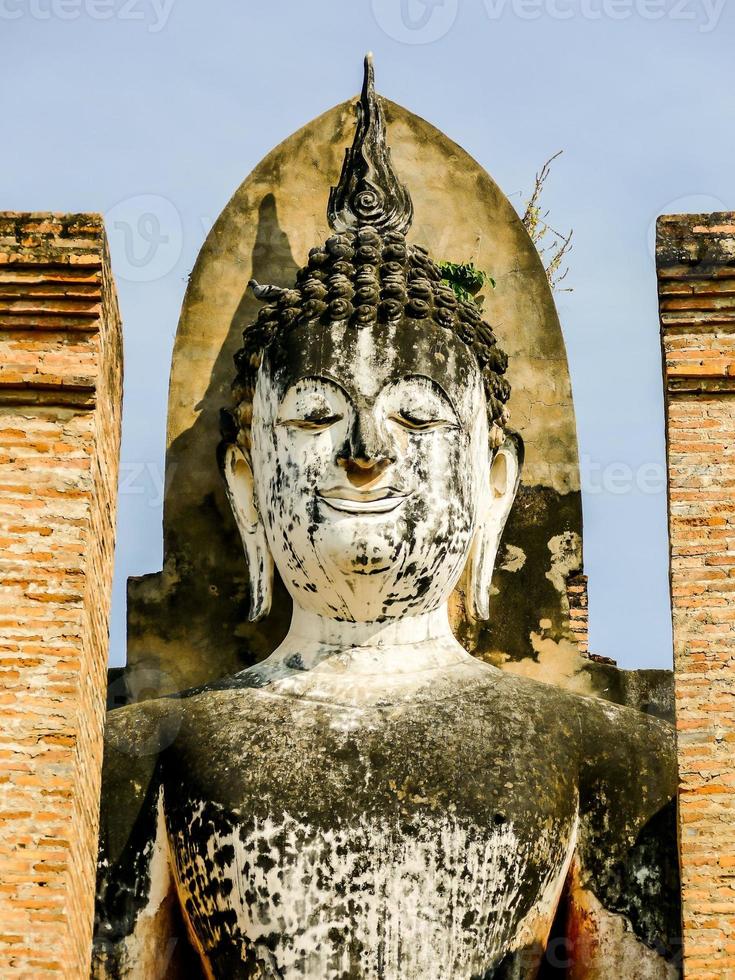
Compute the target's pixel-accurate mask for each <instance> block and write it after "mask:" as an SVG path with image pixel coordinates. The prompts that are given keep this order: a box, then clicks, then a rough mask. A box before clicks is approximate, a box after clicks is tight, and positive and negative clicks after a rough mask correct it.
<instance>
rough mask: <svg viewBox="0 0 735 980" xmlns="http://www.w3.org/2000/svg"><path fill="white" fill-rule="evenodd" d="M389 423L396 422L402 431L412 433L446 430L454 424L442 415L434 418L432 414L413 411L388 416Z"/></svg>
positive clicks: (403, 411) (403, 410)
mask: <svg viewBox="0 0 735 980" xmlns="http://www.w3.org/2000/svg"><path fill="white" fill-rule="evenodd" d="M388 417H389V418H390V420H391V422H397V423H398V425H400V426H402V427H403V428H404V429H409V430H411V431H413V432H426V431H427V430H429V429H439V428H446V427H447V426H454V425H456V422H455V421H453V420H452V419H448V418H445V417H444V416H443V415H439V416H438V417H437V416H435V414H434V413H433V412H427V411H420V410H418V411H414V410H412V409H400V410H399V411H398V412H394V413H392V414H391V415H390V416H388Z"/></svg>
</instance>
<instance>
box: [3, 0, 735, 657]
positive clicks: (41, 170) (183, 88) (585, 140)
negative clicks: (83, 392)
mask: <svg viewBox="0 0 735 980" xmlns="http://www.w3.org/2000/svg"><path fill="white" fill-rule="evenodd" d="M368 49H372V50H373V51H374V52H375V57H376V64H377V72H378V88H379V90H380V91H381V92H382V93H384V94H385V95H386V96H388V97H389V98H391V99H393V100H395V101H397V102H400V103H402V104H403V105H405V106H407V107H408V108H410V109H412V110H413V111H414V112H417V113H418V114H419V115H421V116H424V117H425V118H426V119H428V120H429V121H431V122H432V123H433V124H434V125H436V126H438V127H439V128H440V129H442V130H444V131H445V132H446V133H447V134H448V135H449V136H450V137H452V138H453V139H454V140H456V141H457V142H459V143H460V144H462V145H463V146H464V147H465V148H466V149H467V150H468V151H469V152H470V153H471V154H472V155H473V156H475V157H476V158H477V159H478V160H479V161H480V162H481V163H482V164H483V165H484V166H485V167H486V169H487V170H488V171H489V172H490V173H491V174H492V175H493V176H494V177H495V179H496V180H497V181H498V183H499V184H500V186H501V187H502V188H503V189H504V190H505V192H506V193H507V194H508V195H510V196H511V198H512V200H514V201H516V202H520V200H521V199H522V196H523V194H525V193H526V192H527V191H528V189H529V187H530V186H531V184H532V181H533V175H534V172H535V170H536V169H537V168H538V167H539V165H540V164H541V163H542V162H543V160H544V159H546V157H548V156H550V155H551V154H552V153H553V152H555V151H556V150H559V149H564V150H565V155H564V157H562V159H561V160H560V161H559V162H558V164H557V165H556V168H555V170H554V173H553V177H552V179H551V181H550V182H549V185H548V189H547V193H546V200H545V203H546V205H547V206H548V207H549V208H550V209H551V219H552V221H553V222H554V223H556V224H557V225H558V226H561V227H562V228H568V227H573V228H574V230H575V240H576V249H575V251H574V252H573V254H572V257H571V273H570V277H569V283H570V285H573V286H574V292H573V293H568V294H561V295H560V296H559V298H558V306H559V312H560V315H561V319H562V324H563V327H564V333H565V337H566V342H567V347H568V350H569V356H570V362H571V370H572V381H573V385H574V394H575V400H576V409H577V421H578V429H579V436H580V443H581V454H582V459H583V471H584V473H585V474H586V475H585V499H584V503H585V521H586V526H585V553H586V567H587V572H588V574H589V575H590V579H591V582H590V589H591V619H592V648H593V650H595V651H596V652H598V653H601V654H605V655H607V656H611V657H615V658H616V659H617V660H618V661H619V662H620V663H621V665H623V666H626V667H637V666H668V665H669V664H670V660H671V649H670V627H669V607H668V585H667V546H666V498H665V492H664V488H663V482H662V479H661V476H662V473H663V469H662V468H663V464H664V442H663V415H662V396H661V370H660V354H659V340H658V324H657V314H656V284H655V276H654V263H653V258H652V252H651V244H652V227H653V223H654V222H655V219H656V216H657V215H658V214H660V213H662V212H671V211H680V210H717V209H735V169H733V161H735V125H734V122H735V120H734V112H735V110H734V96H733V92H735V58H734V57H733V51H734V50H735V5H734V4H733V3H732V0H731V2H730V3H729V4H728V3H726V2H725V0H443V2H442V0H430V2H428V0H372V2H371V0H351V2H346V0H311V2H305V0H268V2H264V0H261V2H249V3H244V2H243V0H209V2H205V0H198V2H197V0H0V76H1V82H2V85H1V86H0V108H1V110H2V116H1V118H2V123H3V141H2V143H3V146H2V153H1V155H0V190H1V191H2V194H1V195H0V208H3V209H18V210H55V211H101V212H104V213H105V214H106V215H107V216H108V232H109V235H110V239H111V247H112V256H113V268H114V271H115V273H116V277H117V282H118V289H119V294H120V301H121V306H122V313H123V319H124V326H125V357H126V395H125V419H124V441H123V481H122V483H123V487H122V489H123V492H122V493H121V498H120V512H119V536H118V550H117V573H116V584H115V596H114V610H113V640H112V660H113V662H115V663H120V662H122V661H123V659H124V615H125V614H124V595H125V592H124V582H125V579H126V578H127V576H128V575H134V574H141V573H144V572H148V571H154V570H157V569H158V568H160V562H161V531H160V524H161V484H162V467H163V453H164V438H165V415H166V392H167V384H168V373H169V359H170V351H171V345H172V342H173V337H174V332H175V329H176V323H177V319H178V313H179V308H180V304H181V300H182V297H183V293H184V288H185V281H186V276H187V274H188V272H189V270H190V269H191V267H192V265H193V263H194V260H195V258H196V255H197V252H198V250H199V248H200V246H201V244H202V242H203V240H204V237H205V235H206V233H207V231H208V229H209V227H210V226H211V224H212V222H213V221H214V219H215V218H216V216H217V215H218V213H219V212H220V210H221V209H222V208H223V207H224V205H225V204H226V202H227V200H228V198H229V197H230V195H231V194H232V192H233V191H234V189H235V188H236V187H237V186H238V184H239V183H240V181H241V180H242V179H243V178H244V177H245V176H246V175H247V173H248V172H249V171H250V170H251V169H252V168H253V166H254V165H255V164H256V163H257V162H258V160H259V159H260V158H261V157H262V156H264V155H265V153H266V152H268V150H270V149H271V147H273V146H274V145H275V144H276V143H277V142H279V141H280V140H281V139H283V138H284V137H286V136H288V135H289V134H290V133H291V132H293V130H295V129H297V128H298V127H299V126H301V125H303V124H304V123H305V122H307V121H308V120H309V119H311V118H312V117H314V116H315V115H317V114H318V113H320V112H322V111H323V110H324V109H326V108H328V107H329V106H331V105H333V104H335V103H337V102H340V101H342V100H343V99H345V98H348V97H350V96H351V95H353V94H354V93H355V92H356V91H357V89H358V87H359V82H360V73H361V59H362V56H363V53H364V52H365V51H366V50H368ZM147 214H153V215H154V220H153V221H151V220H148V219H144V220H142V221H140V218H141V216H142V215H147ZM162 239H165V240H163V241H162Z"/></svg>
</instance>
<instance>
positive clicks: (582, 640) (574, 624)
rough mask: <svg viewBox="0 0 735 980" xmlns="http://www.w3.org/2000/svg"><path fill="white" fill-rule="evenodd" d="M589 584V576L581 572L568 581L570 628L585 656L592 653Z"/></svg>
mask: <svg viewBox="0 0 735 980" xmlns="http://www.w3.org/2000/svg"><path fill="white" fill-rule="evenodd" d="M587 583H588V578H587V576H586V575H582V574H581V572H580V573H579V574H578V575H573V576H572V577H571V578H569V579H567V599H568V600H569V628H570V630H571V632H572V636H573V637H574V639H575V641H576V643H577V646H578V647H579V652H580V653H581V654H583V655H584V656H587V655H588V654H589V652H590V616H589V597H588V594H587Z"/></svg>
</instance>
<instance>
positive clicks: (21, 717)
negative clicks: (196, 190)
mask: <svg viewBox="0 0 735 980" xmlns="http://www.w3.org/2000/svg"><path fill="white" fill-rule="evenodd" d="M121 385H122V354H121V339H120V320H119V315H118V310H117V300H116V297H115V290H114V285H113V282H112V277H111V274H110V267H109V261H108V255H107V244H106V239H105V234H104V229H103V226H102V221H101V219H100V218H99V216H96V215H66V216H60V215H51V214H14V213H10V214H9V213H4V214H0V705H1V707H0V711H1V713H2V724H1V725H0V976H2V977H10V976H13V975H18V976H21V975H22V976H24V977H33V978H36V977H44V976H49V975H57V976H68V977H85V976H87V975H88V974H89V959H90V947H91V935H92V918H93V896H94V880H95V863H96V850H97V831H98V816H99V812H98V811H99V791H100V769H101V757H102V733H103V722H104V708H105V678H106V667H107V655H108V612H109V605H110V591H111V579H112V564H113V546H114V532H115V501H116V489H117V471H118V453H119V438H120V410H121Z"/></svg>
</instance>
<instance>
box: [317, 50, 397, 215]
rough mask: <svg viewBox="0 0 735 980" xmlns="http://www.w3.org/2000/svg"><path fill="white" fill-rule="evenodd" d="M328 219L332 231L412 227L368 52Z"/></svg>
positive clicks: (330, 195) (330, 202) (331, 196)
mask: <svg viewBox="0 0 735 980" xmlns="http://www.w3.org/2000/svg"><path fill="white" fill-rule="evenodd" d="M327 218H328V219H329V224H330V226H331V227H332V228H333V229H334V230H335V231H337V232H341V231H347V230H348V229H350V228H358V227H360V226H363V227H364V226H365V225H369V226H371V227H373V228H375V229H376V230H377V231H379V232H381V233H384V232H388V231H398V232H402V233H403V234H405V233H406V232H407V231H408V229H409V228H410V227H411V221H412V219H413V204H412V203H411V196H410V194H409V193H408V190H407V189H406V187H405V186H404V185H403V184H402V183H401V182H400V180H399V179H398V177H397V176H396V173H395V171H394V170H393V165H392V163H391V158H390V149H389V148H388V145H387V143H386V139H385V119H384V117H383V109H382V106H381V104H380V99H379V98H378V96H377V95H376V94H375V70H374V68H373V56H372V54H370V53H368V54H367V55H366V56H365V76H364V79H363V83H362V94H361V96H360V101H359V102H358V103H357V126H356V127H355V138H354V140H353V141H352V146H351V147H350V148H349V149H348V150H346V152H345V160H344V163H343V165H342V173H341V175H340V178H339V183H338V184H337V186H336V187H333V188H332V190H331V191H330V194H329V205H328V208H327Z"/></svg>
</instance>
